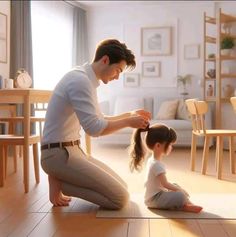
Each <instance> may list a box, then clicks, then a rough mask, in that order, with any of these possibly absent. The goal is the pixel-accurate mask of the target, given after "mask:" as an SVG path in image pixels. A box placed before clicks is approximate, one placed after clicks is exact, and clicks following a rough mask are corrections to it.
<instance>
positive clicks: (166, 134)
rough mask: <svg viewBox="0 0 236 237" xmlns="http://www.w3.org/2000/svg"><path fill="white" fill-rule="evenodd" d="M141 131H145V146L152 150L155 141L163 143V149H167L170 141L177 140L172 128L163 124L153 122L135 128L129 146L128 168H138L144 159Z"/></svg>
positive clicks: (144, 152)
mask: <svg viewBox="0 0 236 237" xmlns="http://www.w3.org/2000/svg"><path fill="white" fill-rule="evenodd" d="M141 132H147V134H146V137H145V141H146V146H147V147H148V148H149V149H150V150H153V148H154V146H155V144H156V143H160V144H165V151H167V149H168V147H169V145H170V143H174V142H175V141H176V140H177V135H176V132H175V130H174V129H173V128H169V127H167V126H165V125H164V124H155V125H153V126H151V127H147V128H146V129H136V130H135V131H134V133H133V136H132V140H131V141H132V142H131V146H130V157H131V162H130V170H131V171H133V170H134V169H136V170H138V171H139V170H140V168H141V167H142V162H143V161H144V159H145V156H146V151H145V150H144V147H143V145H142V137H141Z"/></svg>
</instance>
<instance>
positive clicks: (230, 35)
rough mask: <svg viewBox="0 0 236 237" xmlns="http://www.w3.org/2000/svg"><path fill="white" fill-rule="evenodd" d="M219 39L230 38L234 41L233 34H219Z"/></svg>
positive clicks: (235, 36)
mask: <svg viewBox="0 0 236 237" xmlns="http://www.w3.org/2000/svg"><path fill="white" fill-rule="evenodd" d="M220 37H221V39H223V38H225V37H231V38H233V39H236V35H233V34H226V33H221V34H220Z"/></svg>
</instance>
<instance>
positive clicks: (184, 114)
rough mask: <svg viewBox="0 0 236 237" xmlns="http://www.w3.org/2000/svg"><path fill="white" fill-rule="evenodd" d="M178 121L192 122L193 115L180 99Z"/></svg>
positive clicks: (177, 112) (177, 113)
mask: <svg viewBox="0 0 236 237" xmlns="http://www.w3.org/2000/svg"><path fill="white" fill-rule="evenodd" d="M176 119H184V120H191V115H190V114H189V112H188V109H187V105H186V104H185V100H184V99H179V104H178V108H177V111H176Z"/></svg>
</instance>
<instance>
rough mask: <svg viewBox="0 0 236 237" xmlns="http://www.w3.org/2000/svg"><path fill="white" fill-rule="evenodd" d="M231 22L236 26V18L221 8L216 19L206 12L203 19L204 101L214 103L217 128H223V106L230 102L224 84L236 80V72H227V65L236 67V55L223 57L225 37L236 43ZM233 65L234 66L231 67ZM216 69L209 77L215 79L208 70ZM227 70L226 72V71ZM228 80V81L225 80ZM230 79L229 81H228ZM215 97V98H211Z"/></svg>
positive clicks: (217, 11)
mask: <svg viewBox="0 0 236 237" xmlns="http://www.w3.org/2000/svg"><path fill="white" fill-rule="evenodd" d="M231 22H235V24H236V16H231V15H228V14H224V13H222V11H221V8H220V9H218V10H216V12H215V18H214V17H209V16H207V15H206V12H204V17H203V23H204V25H203V34H204V39H203V40H204V51H203V55H204V58H203V60H204V65H203V78H204V79H203V81H204V86H203V88H204V91H203V94H204V99H205V101H207V102H208V103H214V108H215V127H216V128H221V127H222V117H223V109H222V106H223V105H224V104H225V103H229V102H230V98H229V97H227V98H226V97H224V95H227V94H225V93H223V92H226V91H224V89H223V88H224V87H223V85H224V83H226V82H228V81H230V82H233V81H232V80H235V79H236V71H233V72H232V71H230V70H226V69H227V68H226V65H229V66H230V67H234V65H233V64H234V63H235V62H236V55H235V54H233V53H232V55H230V54H229V55H223V54H221V53H222V51H221V42H222V40H223V39H224V38H225V37H231V38H232V39H233V40H235V41H236V33H235V32H233V31H231V24H230V23H231ZM208 23H210V24H212V25H213V26H211V27H213V30H214V32H215V34H213V31H208V30H209V28H210V27H209V25H207V24H208ZM208 43H211V44H214V45H215V46H214V47H213V49H212V47H211V48H209V47H208V46H209V45H208ZM209 55H210V56H214V57H213V58H211V57H210V58H209ZM231 62H232V63H231ZM231 64H232V65H231ZM210 66H211V68H214V69H215V74H213V73H211V71H210V73H209V75H213V76H215V78H211V77H210V76H209V75H208V73H207V72H208V71H209V70H208V69H209V68H210ZM224 69H225V70H224ZM225 79H226V80H225ZM227 79H228V81H227ZM210 86H211V87H213V89H214V90H213V94H212V93H211V92H212V91H211V87H210ZM207 95H208V96H207ZM209 95H214V96H209Z"/></svg>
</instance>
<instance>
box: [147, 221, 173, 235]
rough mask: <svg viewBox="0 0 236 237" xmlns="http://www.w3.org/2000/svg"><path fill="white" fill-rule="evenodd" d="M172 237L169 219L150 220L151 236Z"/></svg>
mask: <svg viewBox="0 0 236 237" xmlns="http://www.w3.org/2000/svg"><path fill="white" fill-rule="evenodd" d="M157 233H158V236H161V237H172V233H171V229H170V223H169V221H168V219H163V220H162V219H151V220H150V237H156V236H157Z"/></svg>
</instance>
